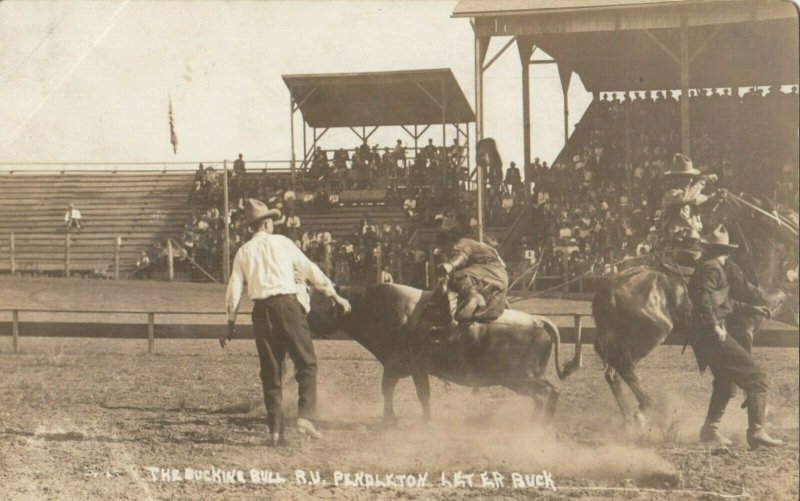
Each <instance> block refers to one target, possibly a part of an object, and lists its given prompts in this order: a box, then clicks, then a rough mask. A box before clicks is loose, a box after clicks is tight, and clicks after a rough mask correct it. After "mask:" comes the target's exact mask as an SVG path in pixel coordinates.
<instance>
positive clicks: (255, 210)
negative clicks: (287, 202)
mask: <svg viewBox="0 0 800 501" xmlns="http://www.w3.org/2000/svg"><path fill="white" fill-rule="evenodd" d="M268 217H269V218H272V219H278V218H279V217H281V211H279V210H278V209H270V208H269V207H267V205H266V204H265V203H264V202H262V201H260V200H256V199H255V198H248V199H247V200H245V202H244V223H245V224H246V225H247V226H251V225H253V224H255V223H257V222H259V221H262V220H264V219H267V218H268Z"/></svg>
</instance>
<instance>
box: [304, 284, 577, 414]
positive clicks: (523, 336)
mask: <svg viewBox="0 0 800 501" xmlns="http://www.w3.org/2000/svg"><path fill="white" fill-rule="evenodd" d="M338 292H339V294H340V295H341V296H343V297H345V298H346V299H347V300H348V301H350V304H351V306H352V311H351V312H350V314H348V315H342V314H340V313H339V312H338V311H337V308H336V306H335V304H334V303H333V301H332V300H330V299H328V298H325V297H324V296H323V295H322V294H319V293H317V292H316V291H314V290H312V291H311V312H310V313H309V315H308V320H309V325H310V327H311V329H312V331H314V333H315V334H317V335H318V336H322V337H328V336H330V335H331V334H332V333H333V332H336V331H341V332H344V333H346V334H347V335H349V336H350V337H352V338H353V339H355V340H356V341H357V342H358V343H360V344H361V345H362V346H364V347H365V348H366V349H367V350H368V351H369V352H370V353H372V354H373V355H374V356H375V357H376V358H377V359H378V361H379V362H380V363H381V364H382V365H383V377H382V382H381V389H382V392H383V398H384V407H383V419H384V423H386V424H387V425H392V424H394V423H395V422H396V417H395V414H394V406H393V396H394V389H395V387H396V386H397V382H398V381H399V380H400V379H402V378H405V377H408V376H411V377H412V379H413V381H414V387H415V389H416V392H417V398H418V399H419V401H420V403H421V405H422V412H423V418H424V419H425V420H428V419H430V414H431V409H430V382H429V376H430V375H433V376H436V377H439V378H441V379H443V380H445V381H448V382H452V383H455V384H459V385H463V386H468V387H471V388H473V389H477V388H480V387H485V386H503V387H506V388H508V389H510V390H512V391H514V392H516V393H517V394H520V395H524V396H528V397H531V398H532V399H533V403H534V407H535V408H538V409H540V410H542V411H543V413H544V417H545V419H549V418H551V417H552V416H553V414H554V413H555V411H556V405H557V401H558V392H557V391H556V389H555V387H553V385H552V384H551V383H550V382H549V381H548V380H547V379H546V378H545V375H544V374H545V369H546V368H547V362H548V361H549V359H550V353H551V350H553V348H555V368H556V373H557V374H558V377H559V378H560V379H564V378H566V377H567V376H568V375H569V374H570V373H572V372H573V371H575V370H576V369H577V368H578V367H579V366H580V364H581V361H580V349H579V347H576V351H575V357H574V358H573V359H572V360H571V361H569V362H567V363H566V364H565V366H564V367H563V368H562V367H561V366H560V365H559V346H560V338H559V332H558V328H557V327H556V326H555V325H554V324H553V323H552V322H551V321H550V320H548V319H546V318H544V317H541V316H538V315H529V314H526V313H523V312H520V311H516V310H506V311H505V312H504V313H503V314H502V316H501V317H500V318H498V319H497V320H495V321H493V322H490V323H483V324H478V325H479V327H478V329H477V334H476V336H474V337H472V336H451V337H449V338H447V339H446V340H444V341H441V342H438V343H434V342H432V341H428V342H426V343H425V344H424V346H425V348H424V349H423V350H422V351H421V352H420V351H418V350H415V349H414V342H415V341H414V340H415V339H418V338H416V336H420V335H422V336H426V335H427V334H426V333H424V332H419V328H420V323H421V320H422V315H423V311H424V309H425V305H426V303H427V302H428V301H429V300H430V297H431V294H432V293H431V292H430V291H422V290H419V289H415V288H413V287H408V286H404V285H395V284H375V285H370V286H352V287H341V288H339V289H338Z"/></svg>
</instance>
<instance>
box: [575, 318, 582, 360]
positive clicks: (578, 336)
mask: <svg viewBox="0 0 800 501" xmlns="http://www.w3.org/2000/svg"><path fill="white" fill-rule="evenodd" d="M582 319H583V316H582V315H580V314H577V315H575V358H576V359H577V360H578V367H583V355H582V354H581V348H582V347H583V346H582V345H581V336H582V335H583V332H582V326H581V320H582Z"/></svg>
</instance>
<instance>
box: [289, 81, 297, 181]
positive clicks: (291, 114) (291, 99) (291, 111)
mask: <svg viewBox="0 0 800 501" xmlns="http://www.w3.org/2000/svg"><path fill="white" fill-rule="evenodd" d="M291 92H292V91H291V90H290V91H289V129H291V134H290V135H291V145H292V163H291V164H290V165H289V168H290V169H291V171H292V190H293V191H295V185H294V178H295V165H294V162H295V159H296V157H295V153H294V97H292V94H291Z"/></svg>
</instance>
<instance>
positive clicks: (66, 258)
mask: <svg viewBox="0 0 800 501" xmlns="http://www.w3.org/2000/svg"><path fill="white" fill-rule="evenodd" d="M69 247H70V236H69V229H67V233H66V234H65V237H64V276H65V277H67V278H69V264H70V263H69Z"/></svg>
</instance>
